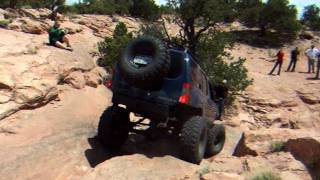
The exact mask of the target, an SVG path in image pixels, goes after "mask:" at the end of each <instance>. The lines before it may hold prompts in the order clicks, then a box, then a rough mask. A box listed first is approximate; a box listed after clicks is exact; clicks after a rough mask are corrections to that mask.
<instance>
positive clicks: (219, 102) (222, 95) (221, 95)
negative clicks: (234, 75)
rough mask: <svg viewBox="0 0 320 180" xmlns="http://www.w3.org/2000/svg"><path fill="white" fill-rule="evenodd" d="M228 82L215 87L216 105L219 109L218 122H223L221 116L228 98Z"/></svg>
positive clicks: (225, 81)
mask: <svg viewBox="0 0 320 180" xmlns="http://www.w3.org/2000/svg"><path fill="white" fill-rule="evenodd" d="M228 91H229V90H228V88H227V80H223V81H222V83H220V84H219V85H217V86H215V87H214V92H215V104H216V107H217V111H216V113H217V114H216V120H221V116H222V113H223V110H224V102H225V100H226V98H227V96H228Z"/></svg>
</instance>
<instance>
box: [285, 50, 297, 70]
mask: <svg viewBox="0 0 320 180" xmlns="http://www.w3.org/2000/svg"><path fill="white" fill-rule="evenodd" d="M299 55H300V51H299V48H298V47H296V48H295V49H294V50H292V51H291V61H290V64H289V66H288V69H287V72H289V71H291V72H294V71H295V69H296V64H297V61H298V57H299ZM291 67H292V69H291Z"/></svg>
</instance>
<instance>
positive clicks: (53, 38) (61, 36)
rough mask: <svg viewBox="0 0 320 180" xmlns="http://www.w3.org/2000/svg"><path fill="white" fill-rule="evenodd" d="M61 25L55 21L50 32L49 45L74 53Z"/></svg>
mask: <svg viewBox="0 0 320 180" xmlns="http://www.w3.org/2000/svg"><path fill="white" fill-rule="evenodd" d="M60 27H61V24H60V22H59V21H55V22H54V25H53V26H52V27H51V28H50V29H49V30H48V33H49V43H50V45H52V46H56V47H58V48H61V49H66V50H69V51H73V49H72V47H71V45H70V41H69V39H68V38H67V37H66V33H65V32H64V30H63V29H61V28H60ZM64 43H66V44H67V46H65V45H64Z"/></svg>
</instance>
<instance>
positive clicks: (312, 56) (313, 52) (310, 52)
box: [305, 45, 319, 73]
mask: <svg viewBox="0 0 320 180" xmlns="http://www.w3.org/2000/svg"><path fill="white" fill-rule="evenodd" d="M318 53H319V50H318V49H317V48H315V47H314V45H312V46H311V48H310V49H307V51H306V52H305V55H306V56H307V57H308V73H311V72H312V73H314V64H315V61H316V59H317V54H318Z"/></svg>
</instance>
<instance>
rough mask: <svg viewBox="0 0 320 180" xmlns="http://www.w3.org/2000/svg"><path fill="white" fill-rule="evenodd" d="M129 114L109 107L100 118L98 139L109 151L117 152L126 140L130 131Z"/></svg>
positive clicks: (119, 108) (115, 107)
mask: <svg viewBox="0 0 320 180" xmlns="http://www.w3.org/2000/svg"><path fill="white" fill-rule="evenodd" d="M130 129H131V128H130V120H129V113H128V111H127V110H126V109H124V108H121V107H117V106H111V107H109V108H107V109H106V110H105V111H104V112H103V113H102V115H101V117H100V122H99V125H98V138H99V140H100V142H101V143H102V145H103V146H105V147H106V148H108V149H110V150H119V149H120V148H121V146H122V145H123V144H124V143H125V141H126V140H127V139H128V135H129V131H130Z"/></svg>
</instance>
